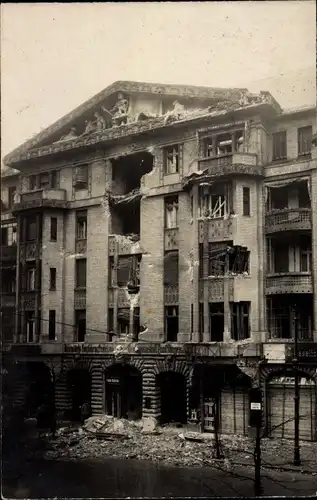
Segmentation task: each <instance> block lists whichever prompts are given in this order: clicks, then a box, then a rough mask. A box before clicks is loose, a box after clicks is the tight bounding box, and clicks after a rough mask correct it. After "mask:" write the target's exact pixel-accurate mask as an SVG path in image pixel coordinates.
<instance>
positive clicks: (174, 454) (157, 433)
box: [46, 415, 317, 472]
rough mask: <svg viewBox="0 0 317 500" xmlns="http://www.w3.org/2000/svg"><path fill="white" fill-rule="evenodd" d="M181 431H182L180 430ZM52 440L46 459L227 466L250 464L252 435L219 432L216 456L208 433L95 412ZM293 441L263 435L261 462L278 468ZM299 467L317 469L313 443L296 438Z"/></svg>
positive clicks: (289, 457) (288, 457)
mask: <svg viewBox="0 0 317 500" xmlns="http://www.w3.org/2000/svg"><path fill="white" fill-rule="evenodd" d="M180 430H181V432H180ZM57 436H58V437H57V439H55V440H54V441H50V446H49V448H48V449H47V452H46V456H47V458H68V459H83V458H103V457H113V458H127V459H132V458H134V459H140V460H150V461H154V462H163V463H165V464H169V465H179V466H185V467H186V466H200V467H201V466H218V465H219V463H220V462H221V467H222V468H223V467H225V468H230V467H232V466H233V464H236V463H241V461H242V462H243V463H244V464H245V465H250V466H252V467H253V466H254V461H253V452H254V439H252V438H249V437H245V436H230V435H222V436H220V445H221V451H222V454H223V456H224V460H221V461H219V460H217V459H216V449H215V440H214V436H213V434H212V433H205V434H200V433H198V432H190V431H189V430H188V431H187V430H186V427H184V428H183V429H180V428H178V427H175V426H172V425H171V426H165V427H160V428H157V426H154V425H153V422H150V425H148V427H147V430H146V431H144V429H143V422H142V421H128V420H125V419H116V418H113V417H109V416H106V415H98V416H96V417H91V418H89V419H87V420H86V421H85V423H84V425H83V426H82V427H79V428H78V427H77V428H74V427H68V428H62V429H59V431H58V433H57ZM292 446H293V443H292V441H289V440H273V439H263V440H262V465H263V467H265V465H266V464H270V465H271V466H273V467H280V466H281V467H282V466H283V465H284V466H285V465H286V464H287V463H289V464H290V463H291V462H292V456H293V447H292ZM301 456H302V466H303V468H305V469H307V470H311V472H315V471H316V470H317V443H305V442H302V443H301Z"/></svg>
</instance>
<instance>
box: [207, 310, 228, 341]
mask: <svg viewBox="0 0 317 500" xmlns="http://www.w3.org/2000/svg"><path fill="white" fill-rule="evenodd" d="M224 321H225V320H224V304H223V302H214V303H212V304H209V332H210V341H211V342H222V341H223V331H224V325H225V322H224Z"/></svg>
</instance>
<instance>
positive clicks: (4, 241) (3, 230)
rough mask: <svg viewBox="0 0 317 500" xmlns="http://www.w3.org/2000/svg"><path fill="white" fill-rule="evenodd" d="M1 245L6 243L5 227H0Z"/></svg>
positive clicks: (6, 231)
mask: <svg viewBox="0 0 317 500" xmlns="http://www.w3.org/2000/svg"><path fill="white" fill-rule="evenodd" d="M0 234H1V241H0V244H1V245H8V228H7V227H2V228H1V233H0Z"/></svg>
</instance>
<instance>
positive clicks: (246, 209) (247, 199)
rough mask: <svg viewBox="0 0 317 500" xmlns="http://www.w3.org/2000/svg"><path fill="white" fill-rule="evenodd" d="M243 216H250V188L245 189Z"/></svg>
mask: <svg viewBox="0 0 317 500" xmlns="http://www.w3.org/2000/svg"><path fill="white" fill-rule="evenodd" d="M243 215H245V216H248V215H250V188H248V187H244V188H243Z"/></svg>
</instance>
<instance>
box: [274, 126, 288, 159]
mask: <svg viewBox="0 0 317 500" xmlns="http://www.w3.org/2000/svg"><path fill="white" fill-rule="evenodd" d="M272 137H273V161H276V160H285V159H286V158H287V147H286V130H284V131H283V132H276V133H275V134H273V136H272Z"/></svg>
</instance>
